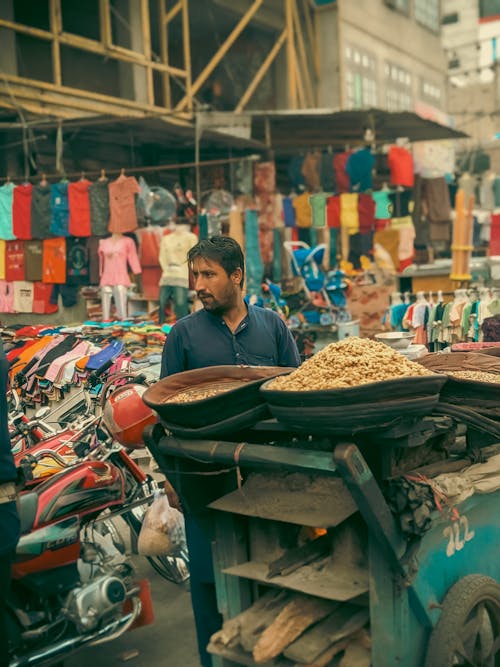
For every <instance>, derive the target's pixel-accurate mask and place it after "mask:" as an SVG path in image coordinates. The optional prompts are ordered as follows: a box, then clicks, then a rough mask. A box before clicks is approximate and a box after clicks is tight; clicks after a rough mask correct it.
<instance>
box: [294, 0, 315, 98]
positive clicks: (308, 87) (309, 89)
mask: <svg viewBox="0 0 500 667" xmlns="http://www.w3.org/2000/svg"><path fill="white" fill-rule="evenodd" d="M292 10H293V20H294V22H295V32H296V33H297V44H298V47H299V55H300V60H301V63H302V71H303V74H304V81H305V92H306V100H305V101H306V106H308V107H311V108H312V107H313V106H314V91H313V85H312V81H311V75H310V73H309V62H308V59H307V54H306V48H305V45H304V38H303V35H302V26H301V25H300V18H299V10H298V7H297V2H296V0H294V1H293V4H292Z"/></svg>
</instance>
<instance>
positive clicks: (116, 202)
mask: <svg viewBox="0 0 500 667" xmlns="http://www.w3.org/2000/svg"><path fill="white" fill-rule="evenodd" d="M140 191H141V188H140V187H139V183H138V182H137V180H136V179H135V178H134V176H119V177H118V178H117V179H116V181H113V182H112V183H110V184H109V209H110V219H109V231H110V232H112V233H115V234H123V233H124V232H133V231H134V229H137V213H136V210H135V195H136V194H139V192H140Z"/></svg>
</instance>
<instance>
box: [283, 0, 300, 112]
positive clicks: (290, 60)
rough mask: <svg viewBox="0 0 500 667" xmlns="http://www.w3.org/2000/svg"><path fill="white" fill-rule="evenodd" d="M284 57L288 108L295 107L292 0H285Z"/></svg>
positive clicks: (295, 80) (295, 87) (295, 83)
mask: <svg viewBox="0 0 500 667" xmlns="http://www.w3.org/2000/svg"><path fill="white" fill-rule="evenodd" d="M285 12H286V33H287V42H286V57H287V69H288V106H289V107H290V109H296V108H297V78H296V75H295V51H294V48H293V14H292V0H286V5H285Z"/></svg>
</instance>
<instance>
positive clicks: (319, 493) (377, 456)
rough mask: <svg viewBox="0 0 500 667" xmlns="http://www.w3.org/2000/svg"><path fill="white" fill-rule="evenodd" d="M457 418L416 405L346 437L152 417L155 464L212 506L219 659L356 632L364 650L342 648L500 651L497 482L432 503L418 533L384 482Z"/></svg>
mask: <svg viewBox="0 0 500 667" xmlns="http://www.w3.org/2000/svg"><path fill="white" fill-rule="evenodd" d="M453 429H454V426H453V422H452V420H451V419H450V418H449V417H446V416H441V417H429V418H425V419H408V420H406V421H404V420H401V423H400V424H398V425H396V426H392V427H391V428H388V429H381V430H380V431H379V432H377V433H372V434H371V435H370V436H369V437H367V438H366V437H365V438H364V439H361V441H356V442H347V443H346V442H338V441H334V440H331V439H329V438H304V437H303V436H302V438H303V439H302V440H301V437H300V436H297V434H294V433H290V432H287V431H286V429H285V428H284V427H282V426H281V425H280V424H278V423H277V422H275V421H272V420H270V421H266V422H262V423H259V424H257V426H256V427H254V428H253V429H251V430H249V431H247V432H246V433H245V434H244V435H243V434H239V435H238V438H237V439H236V438H233V439H232V440H231V439H227V440H217V441H209V440H185V439H180V438H176V437H173V436H171V435H168V434H166V433H165V431H164V430H163V428H162V427H161V426H160V425H157V426H155V427H153V428H151V429H150V430H149V431H148V432H147V434H146V435H147V438H146V442H147V445H148V447H149V448H150V450H151V452H152V454H153V456H154V457H155V459H156V460H157V462H158V464H159V465H160V468H161V469H162V470H163V471H164V472H165V473H166V474H167V475H168V478H169V479H170V481H171V482H172V483H173V484H174V486H175V487H176V488H177V489H178V490H179V491H180V493H181V496H182V497H183V498H184V499H185V502H187V503H188V505H189V506H190V511H192V512H195V513H196V512H198V514H199V516H200V517H201V518H203V517H205V518H207V517H210V521H212V520H213V526H214V532H213V554H214V563H215V571H216V572H215V574H216V589H217V598H218V604H219V609H220V611H221V613H222V614H223V617H224V621H225V624H224V629H223V632H222V633H219V636H217V637H214V638H213V640H212V642H211V644H210V646H209V650H210V652H212V653H213V656H214V657H213V662H214V666H215V667H221V666H224V667H229V666H231V665H249V666H252V665H256V664H264V665H266V666H267V667H271V666H274V667H278V666H279V667H286V666H288V667H292V666H295V665H296V666H299V665H309V666H310V667H312V666H314V667H321V665H329V664H335V662H332V660H334V656H335V655H336V654H337V655H340V651H341V650H344V649H346V647H347V646H349V645H350V646H354V648H356V647H358V649H359V650H358V658H359V660H360V661H359V662H353V663H349V662H348V663H346V664H356V665H358V664H360V665H361V664H371V665H373V667H393V666H394V667H396V666H398V667H422V666H423V665H426V667H432V666H435V667H451V666H452V665H455V664H459V665H460V664H463V665H484V666H486V665H497V664H499V658H498V655H500V651H499V646H498V645H499V644H500V587H499V586H498V585H497V583H496V582H498V581H500V559H498V557H497V549H498V545H499V544H500V521H499V520H498V518H497V515H498V508H499V506H500V493H498V492H496V493H491V494H487V495H474V496H472V497H471V498H469V499H468V500H467V501H466V502H464V503H463V504H461V505H460V506H459V507H458V508H454V511H453V512H449V511H445V510H444V509H443V510H442V511H441V512H438V511H434V513H433V514H432V516H431V526H430V529H429V530H427V531H426V532H424V533H423V535H422V536H421V537H420V538H418V539H414V540H412V541H411V542H410V543H409V542H408V540H407V539H405V537H404V536H403V533H402V532H401V529H400V525H399V523H398V521H397V520H396V518H395V516H394V514H393V513H392V512H391V510H390V508H389V506H388V504H387V502H386V499H385V498H384V495H383V494H382V491H381V488H382V484H383V483H384V480H386V479H388V478H390V477H394V476H397V475H400V474H403V473H404V472H407V471H409V470H415V469H419V470H420V471H423V472H427V473H430V469H429V467H427V468H425V469H424V468H422V467H421V460H420V459H421V458H422V457H425V456H426V454H425V452H426V451H427V454H428V452H429V451H430V448H432V447H434V445H435V443H436V442H438V441H440V442H442V443H443V442H444V443H446V442H447V441H449V440H450V438H453V437H454V430H453ZM450 434H451V435H450ZM434 450H435V447H434ZM488 451H489V452H490V453H491V452H493V453H495V452H498V451H500V446H492V447H490V448H489V450H488ZM454 465H455V464H453V463H451V462H450V463H447V462H444V461H443V462H441V463H439V466H440V469H441V470H446V468H450V469H451V468H453V466H454ZM455 467H456V466H455ZM431 468H432V466H431ZM200 473H201V476H198V477H196V476H197V475H200ZM193 479H196V480H197V482H196V483H195V484H193V482H192V480H193ZM187 480H191V482H189V483H188V484H186V481H187ZM188 487H189V488H188ZM193 489H194V490H193ZM207 507H209V508H210V509H209V510H207V509H206V508H207ZM325 532H326V536H325V535H323V534H324V533H325ZM311 535H313V536H314V537H317V539H315V540H311V539H310V538H311ZM304 601H305V602H304ZM287 605H288V607H287V609H288V612H289V613H288V623H287V622H286V616H287V613H286V612H284V611H283V610H284V608H285V607H286V606H287ZM280 611H281V612H282V616H281V620H282V621H283V619H285V621H284V622H283V623H281V624H280V623H279V621H277V614H279V612H280ZM294 614H295V619H294V618H292V617H293V615H294ZM229 619H235V620H234V621H233V622H232V623H228V621H229ZM273 622H274V623H275V625H274V626H273V627H274V633H273V628H272V623H273ZM266 627H268V628H270V629H269V630H268V631H267V635H265V634H264V633H265V629H266ZM368 627H369V635H368V634H367V632H366V631H365V630H364V629H363V628H368ZM368 642H370V644H368ZM363 647H364V651H365V653H363ZM367 647H368V648H367ZM367 652H368V658H367V657H366V654H367ZM370 652H371V653H370ZM363 656H364V657H363ZM495 656H496V657H495ZM257 660H258V662H257ZM363 660H364V662H363ZM366 660H368V662H366ZM370 660H371V662H370Z"/></svg>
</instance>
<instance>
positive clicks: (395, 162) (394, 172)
mask: <svg viewBox="0 0 500 667" xmlns="http://www.w3.org/2000/svg"><path fill="white" fill-rule="evenodd" d="M387 162H388V163H389V169H390V170H391V183H392V185H404V186H406V187H407V188H412V187H413V185H414V183H415V175H414V172H413V158H412V156H411V153H410V151H407V150H406V148H403V147H402V146H391V147H390V148H389V155H388V156H387Z"/></svg>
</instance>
